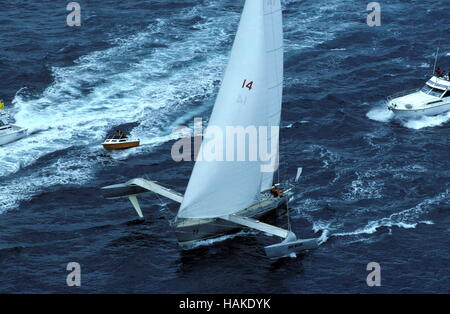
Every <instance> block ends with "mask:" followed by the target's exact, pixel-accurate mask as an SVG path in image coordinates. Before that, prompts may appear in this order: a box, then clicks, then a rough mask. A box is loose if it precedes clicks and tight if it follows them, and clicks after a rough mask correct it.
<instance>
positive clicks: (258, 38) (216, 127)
mask: <svg viewBox="0 0 450 314" xmlns="http://www.w3.org/2000/svg"><path fill="white" fill-rule="evenodd" d="M282 89H283V37H282V17H281V5H280V0H247V1H246V3H245V6H244V10H243V13H242V16H241V21H240V24H239V29H238V31H237V34H236V38H235V41H234V45H233V48H232V51H231V56H230V61H229V63H228V67H227V69H226V72H225V76H224V78H223V81H222V86H221V88H220V91H219V94H218V96H217V100H216V103H215V105H214V109H213V111H212V114H211V118H210V121H209V126H208V128H207V129H206V131H205V134H204V139H203V143H202V146H201V148H200V151H199V156H204V152H205V151H206V150H208V149H210V147H212V146H211V145H210V144H211V143H212V142H215V143H217V141H222V142H223V147H224V150H226V151H224V152H223V156H224V158H225V157H226V156H227V154H229V153H230V150H233V153H231V154H232V155H233V154H234V155H235V156H236V153H235V152H237V151H238V150H239V148H238V147H237V145H238V144H239V142H238V141H237V140H236V141H234V143H233V145H231V146H230V142H229V139H228V141H227V143H226V144H225V136H224V138H218V136H217V134H218V132H217V131H221V134H224V135H225V134H226V132H227V131H226V129H227V127H244V128H246V127H252V126H253V127H260V126H265V127H269V128H270V127H271V126H279V123H280V112H281V97H282ZM219 133H220V132H219ZM269 134H270V132H269ZM272 141H276V142H274V143H275V144H276V146H277V149H278V137H276V138H270V137H268V147H269V148H270V147H271V144H272ZM246 144H248V142H246ZM269 150H270V149H269ZM271 153H274V152H271ZM276 155H278V150H277V151H276ZM247 157H248V156H247ZM236 159H237V158H235V160H234V161H229V160H228V161H223V160H197V162H196V164H195V166H194V170H193V172H192V175H191V178H190V180H189V183H188V186H187V189H186V192H185V195H184V199H183V202H182V204H181V207H180V210H179V212H178V217H181V218H215V217H220V216H224V215H228V214H232V213H235V212H237V211H240V210H242V209H245V208H247V207H249V206H251V205H252V204H254V203H255V201H256V200H257V199H258V196H259V195H260V191H262V190H265V189H267V188H270V186H271V185H272V180H273V171H272V172H262V171H261V165H262V164H266V162H265V161H262V160H259V158H258V160H248V159H249V158H246V159H245V161H241V160H236Z"/></svg>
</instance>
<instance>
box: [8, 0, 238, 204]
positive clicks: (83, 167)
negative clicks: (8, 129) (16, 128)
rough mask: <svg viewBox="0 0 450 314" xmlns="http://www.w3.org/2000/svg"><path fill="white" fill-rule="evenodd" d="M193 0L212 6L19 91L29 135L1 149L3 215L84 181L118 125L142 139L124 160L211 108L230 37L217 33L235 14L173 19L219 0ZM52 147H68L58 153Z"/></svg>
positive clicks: (117, 42) (20, 114)
mask: <svg viewBox="0 0 450 314" xmlns="http://www.w3.org/2000/svg"><path fill="white" fill-rule="evenodd" d="M199 5H200V6H202V5H205V6H209V7H206V8H202V9H201V10H200V9H199V8H194V9H185V10H182V11H180V13H179V14H178V15H175V16H172V17H171V19H170V20H169V19H168V20H164V19H158V20H157V21H156V23H152V24H151V25H150V26H148V27H147V28H146V29H145V30H144V31H141V32H139V33H137V34H135V35H134V36H130V37H127V38H120V39H114V40H112V41H111V43H110V44H111V47H110V48H107V49H105V50H100V51H93V52H91V53H89V54H87V55H84V56H82V57H80V58H79V59H77V60H76V61H75V62H74V64H73V65H71V66H66V67H53V68H52V69H51V70H52V76H53V83H52V84H51V85H50V86H49V87H47V88H46V89H45V90H44V91H43V92H42V93H41V94H40V95H33V94H30V93H28V90H27V89H26V88H22V89H20V90H19V91H18V92H17V94H16V96H15V98H14V100H13V104H14V109H13V110H12V111H11V114H12V116H13V117H14V119H15V122H16V123H17V124H18V125H21V126H23V127H27V128H28V129H29V130H30V132H29V133H30V136H28V137H27V138H25V139H23V140H21V141H18V142H15V143H12V144H10V145H8V146H5V149H2V150H0V177H1V178H2V186H3V187H6V188H3V191H2V193H1V194H0V204H1V209H0V212H3V211H5V210H8V209H11V208H15V207H17V206H18V204H19V203H20V201H23V200H28V199H30V198H31V197H32V196H33V195H35V194H36V193H39V192H40V191H43V190H44V189H46V188H48V187H50V186H53V185H57V184H66V183H67V182H72V183H74V182H76V184H83V183H85V182H87V181H89V180H90V179H91V178H92V176H93V175H94V170H93V169H95V165H96V164H97V163H98V162H99V158H101V157H99V155H101V152H102V148H101V145H100V144H101V142H102V140H103V139H104V138H105V137H106V136H107V133H108V132H109V131H110V130H111V129H114V128H115V127H116V126H119V125H122V124H127V123H136V125H137V126H136V127H134V129H133V130H131V132H130V136H131V137H135V138H140V139H141V141H142V142H143V143H144V144H146V145H143V146H142V147H141V148H139V149H136V150H133V152H131V151H130V152H127V153H126V154H125V155H124V156H119V158H126V157H127V156H128V155H130V154H143V153H146V152H149V151H150V150H151V149H152V148H153V147H155V146H158V145H161V144H162V143H164V142H166V141H169V140H171V138H172V137H171V136H169V135H170V133H171V131H172V129H173V128H175V127H176V126H177V125H176V124H177V123H180V124H181V123H185V122H186V121H188V120H189V119H191V118H192V117H193V115H196V114H200V113H202V112H204V111H205V110H207V109H208V108H209V107H210V106H211V105H212V102H211V101H209V99H210V98H211V97H212V96H213V95H214V94H215V92H216V88H217V81H220V79H221V76H222V73H223V70H224V66H225V64H226V59H227V50H226V49H224V48H223V43H224V42H228V41H229V33H228V32H224V31H223V30H224V28H225V29H226V28H227V27H229V26H228V25H229V21H230V20H231V19H232V18H238V15H236V14H235V13H233V12H229V13H224V14H222V15H221V16H219V17H217V16H214V17H213V18H206V17H205V18H202V19H198V22H196V26H197V29H196V31H192V30H191V29H189V30H186V29H184V28H183V26H180V25H178V24H177V23H173V22H172V21H173V19H189V18H191V19H192V17H193V16H194V17H195V16H198V12H200V11H204V10H206V11H208V10H209V9H212V6H215V5H217V4H216V3H208V2H206V3H204V4H199ZM167 34H172V35H173V36H167ZM149 47H150V48H149ZM225 48H226V47H225ZM206 52H207V53H206ZM188 108H189V109H188ZM74 151H76V152H77V153H74ZM56 152H68V153H67V154H65V155H64V154H63V155H58V156H57V157H55V156H53V155H52V154H55V153H56ZM69 152H70V153H69ZM119 155H120V154H119ZM48 156H50V157H48ZM47 157H48V158H53V160H52V161H48V162H47V163H44V164H43V165H40V167H39V168H38V169H36V170H35V171H34V172H30V171H24V172H21V170H23V169H29V168H30V167H31V166H32V165H34V164H35V163H36V162H38V161H39V160H42V159H46V158H47ZM41 176H43V178H42V177H41Z"/></svg>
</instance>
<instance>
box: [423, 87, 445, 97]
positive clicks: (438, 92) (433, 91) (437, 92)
mask: <svg viewBox="0 0 450 314" xmlns="http://www.w3.org/2000/svg"><path fill="white" fill-rule="evenodd" d="M421 91H422V92H424V93H425V94H428V95H431V96H435V97H441V95H442V93H443V91H442V90H440V89H437V88H431V87H430V86H428V85H425V86H424V87H423V88H422V89H421Z"/></svg>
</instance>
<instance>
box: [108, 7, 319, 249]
mask: <svg viewBox="0 0 450 314" xmlns="http://www.w3.org/2000/svg"><path fill="white" fill-rule="evenodd" d="M242 82H244V83H242ZM246 83H247V84H246ZM249 84H251V85H249ZM282 91H283V35H282V13H281V4H280V0H247V1H246V3H245V6H244V10H243V13H242V16H241V21H240V24H239V29H238V31H237V34H236V38H235V41H234V44H233V48H232V51H231V57H230V61H229V64H228V67H227V69H226V72H225V76H224V78H223V81H222V86H221V88H220V91H219V94H218V96H217V100H216V103H215V105H214V109H213V112H212V114H211V118H210V120H209V126H214V127H216V128H219V129H221V130H225V128H226V126H243V127H247V126H278V127H279V125H280V116H281V100H282ZM209 132H210V128H209V127H208V128H207V129H206V131H205V134H204V140H203V142H202V145H201V147H200V151H199V154H202V150H203V149H204V146H205V145H206V144H207V143H208V139H210V138H211V136H210V135H211V134H209ZM267 141H268V143H267V144H268V147H273V146H272V144H273V143H275V144H276V145H275V147H276V148H277V149H278V137H277V138H268V140H267ZM273 141H274V142H273ZM227 147H228V146H226V147H225V148H224V149H227ZM277 153H278V150H277ZM261 164H262V162H260V161H204V160H197V161H196V163H195V166H194V169H193V172H192V175H191V177H190V180H189V183H188V186H187V189H186V192H185V195H181V194H180V193H178V192H175V191H173V190H171V189H168V188H165V187H163V186H161V185H159V184H157V183H155V182H153V181H149V180H145V179H142V178H137V179H133V180H130V181H128V182H127V183H124V184H116V185H111V186H107V187H104V188H102V194H103V196H104V197H106V198H108V199H115V198H121V197H128V198H129V200H130V201H131V203H132V204H133V207H134V208H135V210H136V211H137V213H138V215H139V216H140V217H141V218H142V217H143V214H142V210H141V207H140V205H139V202H138V199H137V196H138V195H141V194H143V193H148V192H154V193H157V194H159V195H162V196H164V197H167V198H169V199H171V200H173V201H175V202H178V203H180V204H181V206H180V209H179V211H178V214H177V216H176V217H175V219H174V220H173V221H172V227H173V228H174V230H175V233H176V237H177V239H178V243H179V244H180V246H181V247H182V248H184V249H189V248H192V247H193V244H195V243H197V242H198V241H202V240H206V239H213V238H217V237H219V236H223V235H225V234H229V233H232V232H235V231H236V230H239V229H241V228H243V227H246V228H250V229H255V230H258V231H261V232H263V233H265V234H269V235H275V236H278V237H280V238H282V239H284V240H283V241H282V242H281V243H278V244H274V245H269V246H267V247H265V252H266V255H267V256H268V257H270V258H279V257H285V256H296V255H295V254H296V253H298V252H299V251H302V250H308V249H313V248H316V247H317V246H318V239H305V240H302V239H300V240H299V239H297V236H296V235H295V234H294V233H293V232H292V231H291V230H285V229H282V228H279V227H276V226H273V225H269V224H267V223H263V222H261V221H259V220H258V219H260V218H263V217H264V216H266V215H267V214H269V213H271V212H273V211H274V210H276V209H278V208H282V207H286V208H287V207H288V206H287V202H288V200H289V198H290V197H291V196H292V194H293V193H292V191H291V189H288V190H284V191H283V190H281V193H280V194H278V195H277V194H272V193H270V191H271V189H272V187H273V177H274V172H275V170H273V171H272V172H262V171H261ZM300 174H301V171H299V173H298V174H297V180H298V178H299V176H300Z"/></svg>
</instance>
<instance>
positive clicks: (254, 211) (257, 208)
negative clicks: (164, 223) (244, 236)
mask: <svg viewBox="0 0 450 314" xmlns="http://www.w3.org/2000/svg"><path fill="white" fill-rule="evenodd" d="M289 197H290V195H289V194H286V195H284V196H283V197H278V198H275V197H267V198H265V199H262V200H261V201H260V202H258V203H256V204H254V205H252V206H250V207H248V208H246V209H244V210H242V211H240V212H237V213H236V215H238V216H243V217H250V218H254V219H261V218H264V217H265V216H267V215H269V214H270V213H272V212H274V211H276V210H277V209H281V208H286V207H287V200H288V198H289ZM172 226H173V227H174V230H175V235H176V237H177V239H178V244H179V245H180V247H181V248H182V249H185V250H188V249H191V248H193V247H195V245H196V244H197V243H198V242H199V241H204V240H208V239H214V238H217V237H220V236H224V235H227V234H232V233H235V232H238V231H239V230H241V229H242V226H240V225H238V224H235V223H232V222H230V221H226V220H223V219H220V218H215V219H192V218H179V217H176V218H175V221H174V222H173V224H172Z"/></svg>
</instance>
